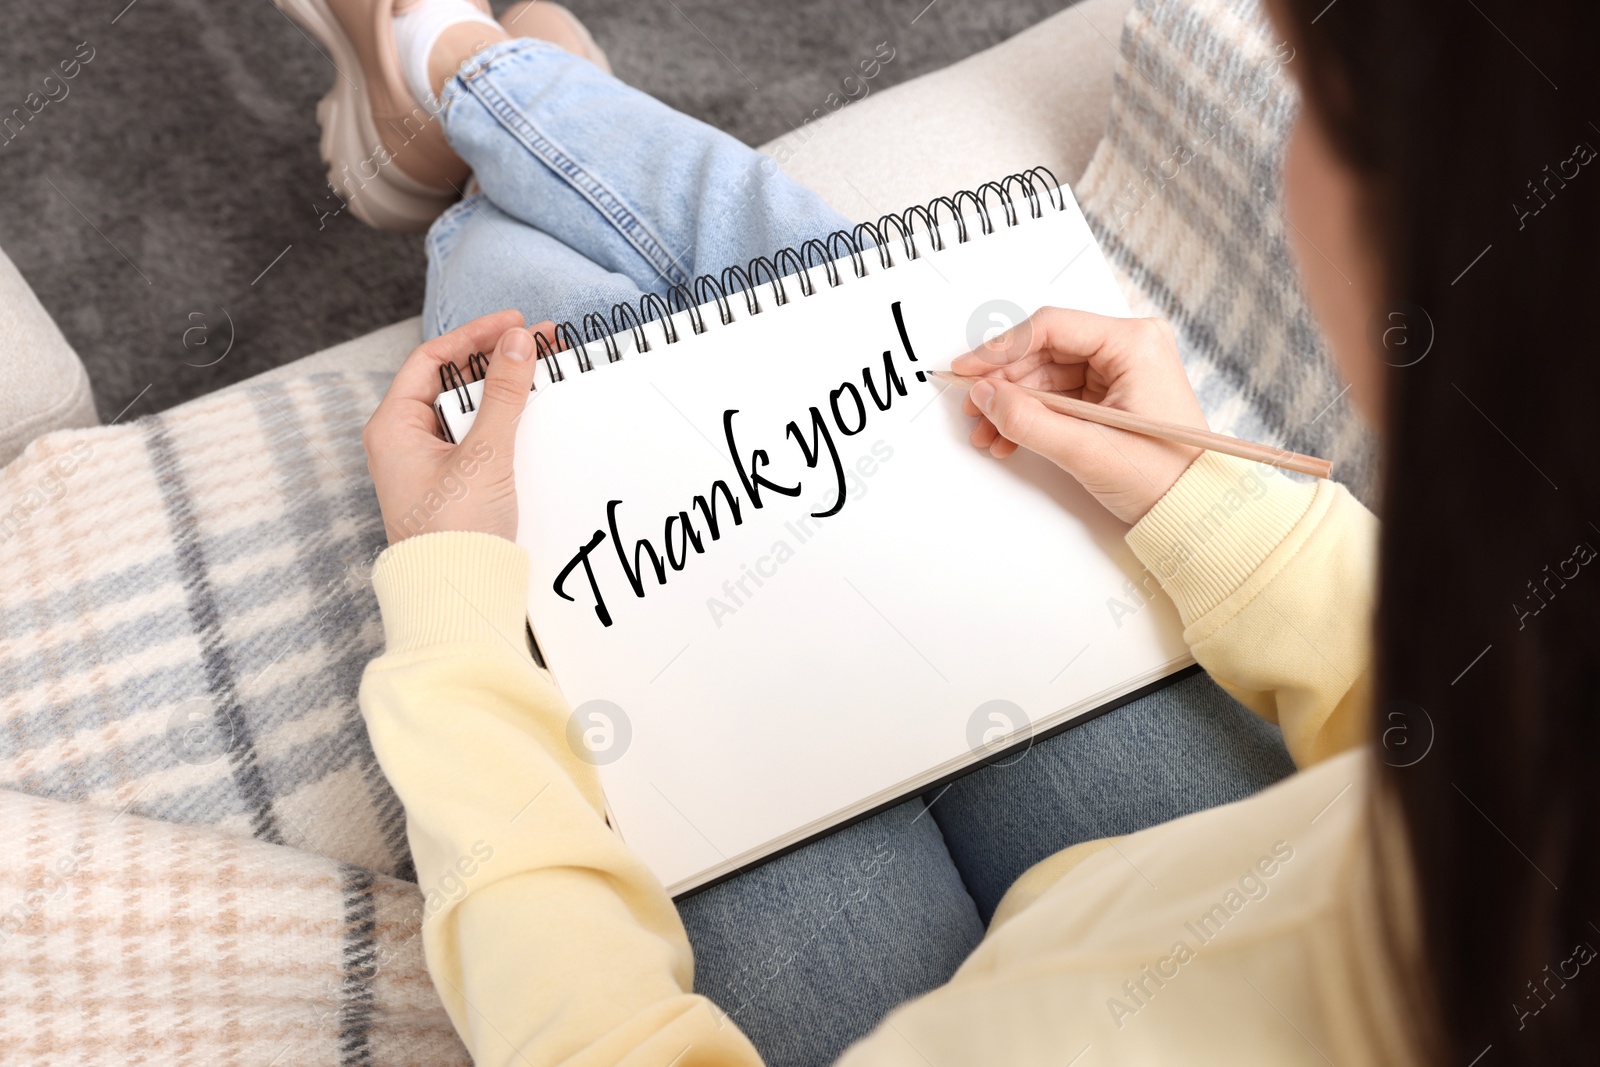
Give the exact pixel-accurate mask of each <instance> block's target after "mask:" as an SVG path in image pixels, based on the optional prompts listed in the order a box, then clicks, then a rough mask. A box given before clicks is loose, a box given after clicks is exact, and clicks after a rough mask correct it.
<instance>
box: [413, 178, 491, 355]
mask: <svg viewBox="0 0 1600 1067" xmlns="http://www.w3.org/2000/svg"><path fill="white" fill-rule="evenodd" d="M482 199H483V194H482V193H474V194H473V195H472V196H467V197H463V198H462V199H460V200H458V201H456V202H455V203H454V204H451V205H450V206H449V207H448V208H446V209H445V210H444V213H443V214H441V215H440V216H439V217H438V218H437V219H435V220H434V223H433V225H432V226H430V227H428V235H427V239H426V242H425V243H426V246H427V256H428V280H429V282H431V283H432V287H433V292H434V306H433V309H432V310H433V315H432V316H431V318H432V321H431V322H430V321H429V318H430V316H428V315H426V314H424V315H423V318H422V333H423V338H424V339H427V338H428V337H429V336H430V335H429V333H428V330H429V327H432V328H433V330H434V333H433V334H432V335H431V336H434V337H437V336H438V335H439V334H442V333H446V332H448V331H446V330H445V326H444V324H445V323H447V322H449V321H450V320H451V316H450V314H449V312H448V311H447V310H446V307H445V290H444V261H445V260H446V259H448V258H449V255H450V253H451V252H452V251H453V250H454V243H453V241H452V238H457V237H459V236H460V234H461V229H462V227H463V226H465V225H466V219H467V217H468V216H470V215H471V213H472V212H474V211H477V210H479V202H480V201H481V200H482ZM447 245H448V246H450V247H449V248H448V249H447V247H446V246H447ZM423 310H424V311H427V310H428V309H426V308H424V309H423Z"/></svg>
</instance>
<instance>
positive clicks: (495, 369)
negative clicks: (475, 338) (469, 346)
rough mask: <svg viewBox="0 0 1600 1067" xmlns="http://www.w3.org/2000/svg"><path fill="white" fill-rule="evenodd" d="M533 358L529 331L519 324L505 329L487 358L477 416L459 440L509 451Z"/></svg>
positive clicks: (530, 385) (529, 386) (528, 387)
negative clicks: (464, 438)
mask: <svg viewBox="0 0 1600 1067" xmlns="http://www.w3.org/2000/svg"><path fill="white" fill-rule="evenodd" d="M537 362H538V361H537V360H535V359H534V346H533V334H531V333H529V332H528V331H527V330H524V329H523V328H522V327H520V326H514V327H512V328H511V329H509V330H507V331H505V333H504V334H503V335H502V336H501V338H500V343H499V345H497V346H496V347H495V350H494V355H493V356H491V357H490V359H489V373H488V375H487V376H486V377H485V378H484V380H483V399H481V400H480V401H478V417H477V419H475V420H474V421H473V423H472V429H471V430H469V431H467V440H466V441H465V442H463V444H471V443H473V442H476V441H487V442H489V444H490V445H491V446H493V447H494V448H495V449H496V450H499V449H501V448H504V449H505V450H506V454H507V455H510V454H511V448H512V445H513V439H514V438H515V436H516V432H517V420H519V419H520V418H522V410H523V408H525V407H527V405H528V393H529V392H530V391H531V390H532V388H533V372H534V367H535V365H536V364H537Z"/></svg>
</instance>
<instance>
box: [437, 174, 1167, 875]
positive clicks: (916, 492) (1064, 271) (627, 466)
mask: <svg viewBox="0 0 1600 1067" xmlns="http://www.w3.org/2000/svg"><path fill="white" fill-rule="evenodd" d="M1044 305H1055V306H1062V307H1075V308H1082V309H1086V310H1090V311H1095V312H1099V313H1102V314H1108V315H1127V314H1128V313H1129V312H1128V307H1127V304H1126V303H1125V302H1124V300H1123V297H1122V295H1121V292H1120V291H1119V289H1118V288H1117V285H1116V283H1115V281H1114V279H1113V278H1112V275H1111V272H1110V269H1109V268H1108V267H1107V265H1106V263H1105V260H1104V259H1103V258H1102V256H1101V254H1100V250H1099V248H1098V246H1097V245H1096V243H1095V240H1094V237H1093V235H1092V234H1091V233H1090V230H1089V227H1088V226H1087V224H1086V223H1085V222H1084V218H1083V215H1082V214H1081V212H1080V211H1079V210H1078V206H1077V204H1076V203H1075V202H1074V201H1073V199H1072V196H1071V194H1070V192H1069V191H1068V190H1066V189H1064V188H1062V187H1060V186H1058V185H1057V184H1056V183H1055V182H1054V179H1053V178H1051V177H1050V176H1049V175H1048V172H1045V171H1042V170H1035V171H1032V172H1029V173H1027V174H1022V175H1015V176H1012V177H1010V178H1007V179H1005V180H1003V181H996V182H993V183H989V184H987V185H985V186H983V187H982V188H980V189H977V190H973V191H970V192H963V193H960V194H958V195H956V196H952V197H941V198H939V199H938V200H936V201H934V202H933V203H932V204H929V205H925V206H924V205H919V206H917V207H914V208H911V209H909V210H907V211H906V212H903V213H901V214H899V215H889V216H885V217H884V218H882V219H880V220H878V221H877V222H874V223H864V224H862V225H861V226H858V227H856V228H855V229H854V230H852V231H841V232H839V233H835V234H833V235H831V236H830V237H829V238H827V239H825V240H820V241H812V242H808V243H807V244H806V245H804V246H802V247H801V248H799V249H784V250H781V251H780V252H778V253H777V254H775V255H773V256H770V257H762V258H760V259H757V260H755V261H754V262H752V263H751V264H750V265H749V266H747V267H733V268H730V269H729V270H727V271H725V272H723V273H722V274H721V275H720V276H717V277H712V276H704V277H701V278H698V279H696V280H695V282H694V284H693V285H692V286H680V287H677V288H676V289H674V290H673V291H672V292H671V294H670V295H669V296H668V297H667V298H661V297H657V296H653V295H652V296H647V297H646V298H645V299H644V300H643V301H642V303H641V304H640V305H638V306H633V305H619V306H618V307H616V308H613V309H610V310H609V312H608V311H605V310H602V309H596V311H595V312H594V313H593V314H590V315H588V316H586V317H585V319H584V321H583V322H582V323H581V324H579V325H576V326H575V325H573V324H570V323H564V324H562V325H561V326H560V327H558V330H557V335H558V338H559V346H560V348H561V350H560V351H553V350H551V349H550V348H548V347H544V346H541V349H540V354H539V366H538V368H537V373H536V379H535V383H534V390H533V392H532V393H531V394H530V396H529V400H528V411H527V413H526V414H525V416H524V417H523V420H522V423H521V426H520V429H519V434H518V438H517V450H516V472H517V491H518V496H519V499H520V501H521V516H520V529H519V533H518V540H519V542H520V543H521V544H522V545H524V546H525V547H526V548H527V550H528V555H529V557H530V560H531V578H530V582H529V588H528V619H529V625H530V629H531V631H532V633H533V636H534V640H535V643H536V645H537V647H538V649H539V651H540V653H541V655H542V657H543V659H544V661H545V663H546V664H547V665H548V667H549V669H550V671H551V673H552V674H553V676H554V677H555V679H556V681H557V683H558V684H559V685H560V687H561V688H562V690H563V692H564V693H565V695H566V696H567V698H568V699H569V700H570V702H571V704H572V707H573V712H572V718H571V719H570V721H569V724H568V727H569V728H568V732H567V740H568V743H569V744H570V745H571V746H572V748H573V751H574V752H576V753H578V754H579V755H580V757H581V758H584V759H586V760H587V761H589V762H591V763H594V764H596V765H597V766H598V768H599V774H600V778H601V782H602V785H603V787H604V791H605V795H606V802H607V805H608V809H609V811H608V815H609V818H610V820H611V822H612V825H613V827H614V828H615V829H616V830H617V832H618V833H620V834H621V836H622V837H623V838H624V840H626V841H627V842H628V844H629V845H630V846H631V847H632V848H633V849H634V850H635V851H636V852H637V853H638V854H639V855H640V856H641V857H642V858H643V859H644V860H645V862H646V863H647V864H648V865H649V866H650V867H651V868H652V869H653V870H654V872H655V873H656V875H657V876H658V877H659V878H660V879H661V881H662V883H663V884H664V885H665V886H666V887H667V888H668V890H669V891H670V892H672V893H674V894H675V895H681V894H683V893H686V892H688V891H690V890H693V889H695V888H698V887H702V886H705V885H707V884H710V883H711V882H714V881H716V880H719V879H721V878H723V877H726V876H727V875H729V874H732V873H734V872H736V871H738V870H740V869H741V868H743V867H745V866H747V865H749V864H752V863H754V862H757V861H759V860H762V859H764V858H767V857H770V856H772V855H775V854H777V853H780V852H782V851H785V850H787V849H789V848H792V847H794V846H796V845H798V844H801V843H803V842H805V841H806V840H808V839H810V838H812V837H815V836H817V835H819V834H821V833H824V832H826V831H828V830H830V829H833V828H835V827H838V826H841V825H843V824H845V823H848V822H850V821H852V820H855V819H858V818H860V817H863V816H865V815H869V814H871V813H873V812H876V811H878V810H880V809H882V808H885V807H887V806H889V805H891V804H894V803H896V802H898V801H901V800H904V799H906V798H908V797H911V796H914V795H916V794H918V793H920V792H924V791H926V790H929V789H931V788H932V787H934V786H937V785H939V784H940V783H942V782H943V781H946V780H949V779H951V778H953V777H954V776H956V775H958V774H960V773H961V772H963V771H966V770H968V769H970V768H972V767H974V766H975V765H977V764H979V763H983V762H986V761H994V760H997V759H998V760H1005V761H1010V760H1016V759H1027V758H1028V755H1027V750H1028V746H1029V745H1030V744H1031V743H1032V742H1034V741H1037V740H1038V739H1039V738H1041V737H1043V736H1045V735H1047V734H1049V733H1051V732H1053V731H1055V730H1058V729H1061V728H1063V727H1064V726H1065V725H1067V724H1069V723H1072V722H1075V721H1080V720H1082V719H1083V718H1085V717H1087V716H1091V715H1093V714H1095V713H1096V712H1100V711H1105V710H1107V709H1109V708H1111V707H1114V706H1116V705H1117V704H1118V703H1120V702H1124V701H1126V700H1127V699H1131V698H1132V696H1134V695H1137V694H1139V693H1141V692H1144V691H1147V690H1148V689H1150V688H1153V687H1154V686H1155V685H1157V684H1161V682H1162V680H1163V679H1168V678H1170V677H1171V676H1172V675H1174V674H1175V673H1178V672H1180V671H1182V670H1183V669H1184V668H1186V667H1187V666H1189V665H1190V664H1191V663H1192V660H1191V659H1190V657H1189V653H1188V650H1187V647H1186V646H1185V644H1184V642H1183V639H1182V628H1181V625H1180V623H1179V621H1178V618H1177V615H1176V613H1175V612H1174V610H1173V609H1172V607H1171V605H1170V603H1169V602H1167V601H1166V599H1165V597H1162V596H1160V595H1159V587H1158V585H1157V583H1156V582H1155V580H1154V579H1153V578H1152V577H1151V576H1150V575H1149V574H1147V573H1145V572H1144V571H1143V569H1142V568H1141V566H1140V565H1139V564H1138V562H1137V561H1136V560H1135V558H1134V557H1133V555H1132V553H1131V552H1130V551H1129V550H1128V548H1127V547H1126V546H1125V545H1124V543H1123V534H1124V533H1125V532H1126V527H1125V526H1123V525H1122V524H1121V523H1120V522H1118V521H1117V520H1116V519H1114V518H1112V517H1111V516H1110V515H1109V514H1107V513H1106V512H1105V511H1104V509H1103V508H1101V507H1100V506H1099V505H1098V504H1097V503H1096V502H1095V501H1094V500H1093V499H1092V498H1090V497H1089V496H1088V495H1087V494H1086V493H1084V492H1083V491H1082V490H1081V489H1080V488H1078V487H1077V486H1076V485H1075V484H1074V483H1073V482H1072V480H1071V479H1070V478H1068V477H1067V476H1066V475H1064V474H1063V473H1062V472H1061V471H1059V470H1058V469H1057V468H1055V467H1053V466H1052V465H1050V464H1049V463H1046V462H1044V461H1042V460H1039V459H1038V458H1037V457H1034V456H1031V455H1027V454H1022V453H1019V454H1018V455H1016V456H1014V457H1012V458H1011V459H1009V460H1006V461H997V460H995V459H993V458H992V457H990V456H989V455H988V454H987V453H986V452H981V451H979V450H977V449H974V448H973V447H972V446H971V445H970V444H969V443H968V440H967V438H968V434H969V432H970V429H971V420H970V419H968V418H967V417H966V416H965V415H963V414H962V412H961V410H960V397H959V396H958V395H955V393H956V391H951V392H945V391H943V390H942V388H941V387H940V386H939V385H938V384H936V383H935V382H934V381H933V380H931V379H928V378H927V375H926V372H927V371H929V370H934V369H940V368H945V367H948V365H949V361H950V360H951V359H952V358H953V357H955V356H956V355H958V354H960V353H961V352H964V351H967V350H968V349H970V348H972V347H975V346H976V345H977V344H979V343H981V342H982V341H984V340H985V339H986V337H987V336H989V335H991V334H992V333H993V331H995V330H997V329H1000V328H1003V327H1005V326H1007V325H1010V324H1011V323H1012V322H1015V321H1018V320H1020V319H1021V318H1023V317H1024V316H1026V315H1027V314H1030V313H1032V312H1033V311H1034V310H1036V309H1037V308H1039V307H1041V306H1044ZM484 366H485V365H484V362H483V360H482V359H481V358H475V359H474V360H472V361H471V364H470V366H469V369H468V373H467V374H465V375H462V374H460V373H458V372H456V371H455V369H454V368H448V369H447V373H446V376H445V382H444V384H445V386H446V388H445V389H444V392H443V393H442V394H441V395H440V397H439V400H438V404H437V410H438V413H439V417H440V420H441V423H442V424H443V426H444V428H445V432H446V434H447V435H448V436H450V437H451V438H452V439H455V440H460V439H462V438H463V437H464V436H465V434H466V433H467V432H468V430H469V429H470V427H471V424H472V420H473V416H474V412H475V408H476V405H477V401H478V399H479V397H480V396H481V392H482V383H481V380H470V379H481V376H482V373H483V371H484ZM929 799H932V797H931V796H930V797H929Z"/></svg>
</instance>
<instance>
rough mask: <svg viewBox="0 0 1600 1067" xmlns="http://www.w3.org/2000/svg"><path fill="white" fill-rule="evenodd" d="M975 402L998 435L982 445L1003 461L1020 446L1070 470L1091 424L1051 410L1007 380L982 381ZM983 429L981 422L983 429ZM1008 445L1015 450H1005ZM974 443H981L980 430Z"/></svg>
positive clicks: (973, 394) (974, 436) (974, 396)
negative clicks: (1085, 431) (1085, 429)
mask: <svg viewBox="0 0 1600 1067" xmlns="http://www.w3.org/2000/svg"><path fill="white" fill-rule="evenodd" d="M972 402H973V404H974V405H976V407H977V408H978V410H979V411H981V412H982V413H983V415H984V417H985V418H986V419H987V420H988V423H989V425H990V426H992V427H993V430H992V433H993V435H994V436H993V437H992V438H990V439H989V440H987V441H983V442H981V445H982V446H983V447H987V448H988V449H989V450H990V452H992V453H993V454H994V455H995V456H997V457H999V458H1002V459H1003V458H1005V457H1006V456H1008V455H1010V454H1011V453H1012V452H1014V451H1016V446H1018V445H1020V446H1022V447H1023V448H1026V449H1028V450H1029V451H1032V452H1037V453H1039V454H1040V455H1041V456H1044V457H1045V458H1046V459H1049V460H1052V461H1053V462H1055V463H1056V464H1058V465H1059V466H1062V467H1067V466H1068V465H1069V463H1070V461H1071V457H1072V453H1073V451H1074V449H1076V448H1078V447H1079V446H1080V445H1081V444H1082V440H1083V439H1082V434H1083V431H1084V428H1085V426H1087V425H1088V424H1087V423H1084V422H1082V421H1081V420H1079V419H1074V418H1073V417H1071V416H1070V415H1061V414H1058V413H1057V412H1054V411H1051V410H1050V409H1049V408H1047V407H1045V406H1044V405H1043V404H1041V403H1039V401H1038V400H1036V399H1034V398H1033V397H1031V396H1029V395H1028V394H1027V392H1025V391H1024V390H1023V389H1021V388H1019V387H1018V386H1016V385H1013V384H1011V383H1010V382H1006V381H1000V380H993V381H982V382H979V383H978V384H976V385H974V386H973V387H972ZM982 428H983V423H982V422H980V423H979V430H981V429H982ZM984 436H985V437H988V436H989V435H988V434H987V433H986V434H985V435H984ZM1007 442H1009V443H1010V445H1011V447H1009V448H1002V447H1001V446H1003V445H1004V444H1005V443H1007ZM973 443H974V444H980V440H979V433H978V431H977V430H975V431H973Z"/></svg>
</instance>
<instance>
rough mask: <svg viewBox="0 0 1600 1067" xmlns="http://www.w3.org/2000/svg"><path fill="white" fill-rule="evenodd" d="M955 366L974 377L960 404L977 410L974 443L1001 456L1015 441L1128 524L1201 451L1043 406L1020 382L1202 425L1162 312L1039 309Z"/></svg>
mask: <svg viewBox="0 0 1600 1067" xmlns="http://www.w3.org/2000/svg"><path fill="white" fill-rule="evenodd" d="M951 369H952V370H953V371H955V372H956V373H957V374H967V375H982V376H984V377H985V378H986V379H988V380H986V381H983V382H978V383H976V384H975V385H973V387H972V390H971V392H970V393H969V394H968V396H967V401H966V404H965V406H964V408H965V411H966V413H967V414H968V415H976V416H978V425H977V427H976V428H974V429H973V431H972V443H973V444H974V445H976V446H978V447H979V448H987V449H988V450H989V451H990V452H991V453H993V454H994V455H995V456H996V457H997V458H1000V459H1004V458H1005V457H1006V456H1009V455H1011V453H1013V452H1015V451H1016V450H1017V447H1018V446H1021V447H1023V448H1026V449H1028V450H1029V451H1032V452H1037V453H1039V454H1040V455H1041V456H1044V457H1045V458H1046V459H1048V460H1050V461H1052V462H1053V463H1055V464H1056V465H1057V466H1059V467H1060V468H1061V469H1062V470H1064V471H1066V472H1067V473H1068V474H1070V475H1072V476H1073V477H1074V478H1076V479H1077V480H1078V481H1079V482H1080V483H1081V484H1082V485H1083V487H1084V488H1085V489H1087V490H1088V491H1089V492H1090V493H1093V494H1094V496H1095V499H1097V500H1099V501H1100V503H1102V504H1104V505H1105V507H1106V509H1107V510H1108V511H1110V512H1111V513H1112V514H1113V515H1116V516H1117V517H1118V518H1120V519H1121V520H1122V521H1123V522H1126V523H1128V524H1130V525H1131V524H1133V523H1136V522H1138V521H1139V520H1140V519H1142V518H1144V515H1145V512H1147V511H1149V510H1150V509H1151V507H1153V506H1154V505H1155V502H1156V501H1157V500H1160V499H1161V497H1162V496H1163V495H1164V494H1165V493H1166V491H1167V490H1168V489H1171V488H1172V485H1173V483H1174V482H1176V481H1177V480H1178V479H1179V478H1180V477H1181V476H1182V475H1183V472H1184V471H1186V470H1188V469H1189V465H1190V464H1191V463H1193V462H1194V461H1195V459H1196V458H1198V457H1199V455H1200V453H1201V449H1198V448H1195V447H1194V446H1192V445H1180V444H1174V443H1172V442H1170V441H1160V440H1157V439H1156V438H1154V437H1146V436H1145V435H1143V434H1138V433H1131V432H1129V431H1127V430H1117V429H1113V428H1112V427H1110V426H1101V425H1100V424H1099V423H1094V422H1085V421H1084V420H1082V419H1075V418H1073V417H1072V416H1071V415H1062V414H1059V413H1057V412H1054V411H1051V410H1050V409H1049V408H1047V407H1045V406H1044V405H1043V404H1041V403H1039V401H1038V400H1037V399H1035V398H1034V397H1031V396H1029V395H1028V394H1027V393H1025V392H1024V391H1023V390H1022V389H1019V388H1017V387H1018V386H1027V387H1029V388H1033V389H1043V390H1047V391H1049V392H1055V393H1065V394H1066V395H1068V396H1071V397H1075V398H1077V399H1079V400H1086V401H1088V402H1090V403H1093V404H1104V405H1106V406H1107V407H1113V408H1118V409H1120V410H1122V411H1129V412H1134V413H1137V414H1140V415H1146V416H1149V417H1151V418H1156V419H1164V420H1166V421H1168V422H1176V423H1181V424H1183V425H1186V426H1193V427H1195V428H1197V429H1202V430H1203V429H1206V428H1207V427H1206V419H1205V416H1204V415H1203V414H1201V411H1200V402H1199V401H1198V400H1196V399H1195V395H1194V389H1193V388H1191V387H1190V385H1189V379H1188V377H1187V376H1186V375H1185V374H1184V371H1183V363H1182V361H1181V360H1180V359H1179V358H1178V345H1177V341H1176V339H1175V338H1174V337H1173V333H1172V327H1170V326H1168V325H1167V324H1166V322H1164V321H1163V320H1161V319H1119V318H1110V317H1107V316H1105V315H1094V314H1091V313H1089V312H1087V311H1072V310H1069V309H1067V308H1041V309H1040V310H1039V311H1038V312H1036V313H1035V314H1034V315H1033V316H1032V317H1031V318H1029V319H1028V320H1027V321H1026V322H1021V323H1018V324H1017V325H1015V326H1013V327H1012V328H1011V329H1009V330H1007V331H1006V332H1005V333H1002V334H999V335H997V336H996V337H995V338H994V339H993V340H991V341H988V342H987V343H985V344H984V345H983V346H982V347H981V348H978V349H976V350H975V351H972V352H969V353H967V354H966V355H964V356H961V357H959V358H957V359H956V360H955V361H954V362H953V363H952V364H951Z"/></svg>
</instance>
